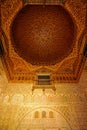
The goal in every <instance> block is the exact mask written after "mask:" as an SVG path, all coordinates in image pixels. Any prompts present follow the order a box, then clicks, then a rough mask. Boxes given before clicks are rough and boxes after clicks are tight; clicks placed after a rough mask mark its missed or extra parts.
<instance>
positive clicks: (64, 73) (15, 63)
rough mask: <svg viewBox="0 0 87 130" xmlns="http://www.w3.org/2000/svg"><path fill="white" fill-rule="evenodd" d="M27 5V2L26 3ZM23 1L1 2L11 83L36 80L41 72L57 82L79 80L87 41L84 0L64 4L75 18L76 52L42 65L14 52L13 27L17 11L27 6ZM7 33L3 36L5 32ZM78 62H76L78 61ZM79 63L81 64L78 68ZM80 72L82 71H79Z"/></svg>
mask: <svg viewBox="0 0 87 130" xmlns="http://www.w3.org/2000/svg"><path fill="white" fill-rule="evenodd" d="M46 2H47V4H55V3H56V4H61V1H60V2H58V1H56V2H54V1H51V2H49V1H46ZM24 3H25V4H29V3H26V1H25V2H24ZM24 3H23V1H22V0H14V1H12V0H5V1H3V2H2V3H1V27H2V31H1V34H2V42H3V45H4V49H5V50H6V51H5V52H6V53H5V55H4V60H5V65H6V68H7V70H8V71H7V73H9V77H10V78H8V79H10V81H12V82H19V81H21V82H22V81H23V82H26V81H28V82H30V81H32V80H36V79H37V74H38V73H47V74H50V75H51V78H53V77H55V78H53V79H54V80H55V82H76V81H77V80H78V79H79V78H78V77H80V74H81V71H82V68H83V64H84V62H85V61H84V62H83V63H82V59H85V57H84V56H83V48H84V44H85V42H86V36H87V35H86V31H85V21H86V4H84V3H83V2H82V1H80V0H77V1H74V0H67V1H66V2H65V4H62V6H63V7H64V8H65V9H66V10H68V12H69V13H70V15H71V16H72V18H73V21H74V23H75V26H76V30H77V31H76V39H75V41H74V42H75V46H74V47H73V51H72V52H71V54H70V55H69V56H67V57H66V58H65V59H64V60H62V61H61V62H59V63H57V64H55V65H48V66H44V65H43V66H39V65H32V64H30V63H28V62H26V61H25V60H24V59H22V58H21V57H20V56H19V55H18V54H17V53H16V52H15V51H14V47H13V44H12V41H11V35H10V28H11V24H12V22H13V20H14V17H15V16H16V14H17V12H18V11H19V10H20V9H22V7H23V6H24ZM31 4H38V1H37V2H36V1H31ZM3 34H4V35H3ZM76 61H77V62H78V63H77V62H76ZM79 66H80V67H79ZM78 72H79V73H78Z"/></svg>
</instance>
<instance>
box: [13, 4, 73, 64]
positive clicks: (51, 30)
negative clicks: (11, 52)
mask: <svg viewBox="0 0 87 130" xmlns="http://www.w3.org/2000/svg"><path fill="white" fill-rule="evenodd" d="M71 25H72V26H71ZM11 34H12V37H13V40H14V41H13V43H14V49H15V50H16V51H17V53H18V54H19V55H20V56H22V57H23V58H24V59H25V60H26V61H27V62H29V63H31V64H34V65H51V64H52V65H53V64H56V63H58V62H59V61H61V60H63V59H64V58H65V57H67V56H68V55H69V54H70V53H71V52H72V50H73V45H74V43H73V42H74V39H75V37H74V34H75V27H74V23H73V21H72V18H71V17H70V15H69V13H68V12H67V11H66V10H65V9H63V7H62V6H57V5H54V6H53V5H47V6H45V7H43V6H42V5H27V6H25V7H24V8H23V9H22V10H21V11H20V12H19V13H18V14H17V16H16V18H15V19H14V21H13V24H12V31H11Z"/></svg>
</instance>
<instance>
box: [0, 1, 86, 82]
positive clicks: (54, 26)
mask: <svg viewBox="0 0 87 130" xmlns="http://www.w3.org/2000/svg"><path fill="white" fill-rule="evenodd" d="M86 12H87V11H86V2H84V1H83V0H77V1H73V0H66V1H64V2H62V1H56V0H55V1H54V0H51V1H48V0H46V1H45V5H44V4H43V1H42V0H41V1H39V0H37V1H36V0H31V1H29V0H27V1H22V0H14V1H12V0H4V1H3V2H1V35H2V36H1V40H2V43H3V47H4V51H5V53H4V61H3V63H4V66H5V70H6V73H7V77H8V79H9V81H12V82H31V81H33V80H37V76H38V74H50V76H51V79H52V80H54V81H55V82H58V83H59V82H77V81H78V80H79V78H80V75H81V72H82V68H83V65H84V63H85V57H84V55H83V51H84V46H85V43H86V39H87V31H86V20H87V14H86Z"/></svg>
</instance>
